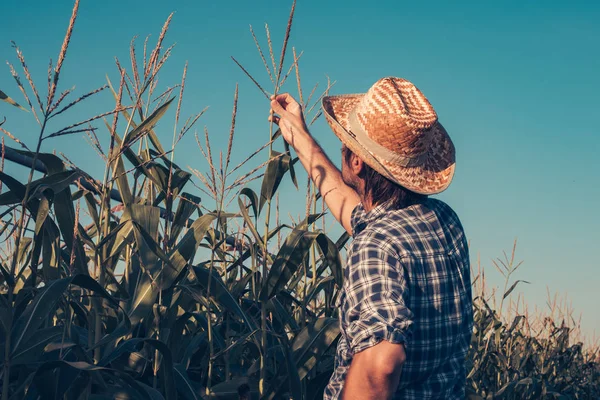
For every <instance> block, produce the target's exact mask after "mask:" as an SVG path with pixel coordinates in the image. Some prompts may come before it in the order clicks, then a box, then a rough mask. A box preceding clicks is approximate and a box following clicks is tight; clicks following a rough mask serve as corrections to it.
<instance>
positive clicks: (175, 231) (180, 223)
mask: <svg viewBox="0 0 600 400" xmlns="http://www.w3.org/2000/svg"><path fill="white" fill-rule="evenodd" d="M200 202H201V199H200V197H197V196H194V195H191V194H189V193H182V194H181V196H179V204H177V211H175V216H174V217H173V225H172V226H171V237H170V239H169V244H170V246H172V245H173V244H174V243H175V241H176V240H177V238H178V237H179V234H180V233H181V231H182V230H183V228H186V227H188V221H189V218H190V217H191V216H192V214H193V213H194V211H200V206H199V204H200Z"/></svg>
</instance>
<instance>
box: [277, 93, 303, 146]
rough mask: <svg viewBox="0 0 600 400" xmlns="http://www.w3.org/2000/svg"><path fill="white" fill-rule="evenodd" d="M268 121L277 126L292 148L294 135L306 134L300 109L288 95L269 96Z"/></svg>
mask: <svg viewBox="0 0 600 400" xmlns="http://www.w3.org/2000/svg"><path fill="white" fill-rule="evenodd" d="M273 113H276V114H279V115H274V114H273ZM269 121H271V122H273V123H275V124H277V125H279V128H280V129H281V134H282V135H283V138H284V139H285V141H286V142H288V143H289V144H291V145H292V146H294V135H297V134H308V129H307V127H306V122H305V121H304V115H302V107H300V104H298V102H297V101H296V100H294V98H293V97H292V96H291V95H290V94H289V93H283V94H278V95H277V96H271V115H270V116H269Z"/></svg>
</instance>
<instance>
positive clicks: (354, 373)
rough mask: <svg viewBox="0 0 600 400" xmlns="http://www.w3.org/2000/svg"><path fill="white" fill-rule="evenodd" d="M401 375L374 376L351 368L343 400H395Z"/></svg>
mask: <svg viewBox="0 0 600 400" xmlns="http://www.w3.org/2000/svg"><path fill="white" fill-rule="evenodd" d="M397 378H399V375H397V376H393V375H385V374H373V373H371V372H368V371H360V369H359V368H356V367H355V366H351V367H350V370H349V371H348V375H347V376H346V381H345V382H344V390H343V392H342V400H359V399H360V400H371V399H372V400H388V399H391V398H393V395H394V392H395V391H396V388H397V386H398V379H397Z"/></svg>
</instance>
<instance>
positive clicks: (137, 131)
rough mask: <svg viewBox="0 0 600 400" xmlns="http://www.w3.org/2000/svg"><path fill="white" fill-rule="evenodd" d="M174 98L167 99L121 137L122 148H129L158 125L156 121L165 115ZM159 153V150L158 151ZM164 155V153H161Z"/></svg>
mask: <svg viewBox="0 0 600 400" xmlns="http://www.w3.org/2000/svg"><path fill="white" fill-rule="evenodd" d="M174 99H175V97H172V98H171V99H169V100H168V101H167V102H166V103H165V104H163V105H162V106H160V107H159V108H157V109H156V111H154V112H153V113H152V114H150V116H149V117H148V118H146V119H145V120H144V121H142V123H141V124H139V125H138V126H136V127H135V128H133V129H132V130H131V131H130V132H129V133H127V134H126V135H125V136H124V137H123V147H130V146H131V145H132V144H133V143H134V142H135V141H136V140H137V139H138V138H139V137H140V136H141V135H142V134H143V133H144V132H150V131H151V130H152V128H154V126H155V125H156V124H157V123H158V121H159V120H160V119H161V118H162V117H163V115H165V113H166V112H167V110H168V109H169V106H170V105H171V103H172V102H173V100H174ZM159 151H161V150H159ZM161 153H164V151H161Z"/></svg>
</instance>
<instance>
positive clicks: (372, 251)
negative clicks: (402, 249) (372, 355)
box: [343, 235, 413, 354]
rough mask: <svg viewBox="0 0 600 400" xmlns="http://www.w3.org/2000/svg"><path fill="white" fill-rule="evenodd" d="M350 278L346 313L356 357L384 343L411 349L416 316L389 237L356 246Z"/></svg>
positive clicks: (362, 241)
mask: <svg viewBox="0 0 600 400" xmlns="http://www.w3.org/2000/svg"><path fill="white" fill-rule="evenodd" d="M352 247H353V249H352V253H351V256H350V263H349V264H350V265H349V267H350V268H349V272H348V275H347V276H346V284H345V285H344V286H345V287H346V301H345V304H344V306H343V307H344V308H345V310H344V311H345V312H344V313H343V315H344V319H345V321H344V322H345V324H344V325H345V326H346V335H347V338H348V344H349V347H350V350H351V352H352V353H354V354H355V353H358V352H361V351H363V350H365V349H367V348H369V347H372V346H375V345H376V344H378V343H379V342H381V341H382V340H385V341H388V342H390V343H394V344H400V343H403V344H404V345H405V346H408V345H409V342H410V338H411V327H412V325H413V313H412V312H411V310H410V309H409V308H408V306H407V304H406V299H408V294H409V293H408V286H407V284H406V280H405V278H404V271H403V267H402V264H401V262H400V260H399V257H398V256H397V254H396V252H395V251H394V250H393V248H392V246H391V245H390V244H389V242H388V241H387V240H386V238H385V237H383V236H382V237H378V236H377V235H372V236H369V237H367V238H364V239H362V240H359V241H357V242H355V243H354V244H353V246H352Z"/></svg>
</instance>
